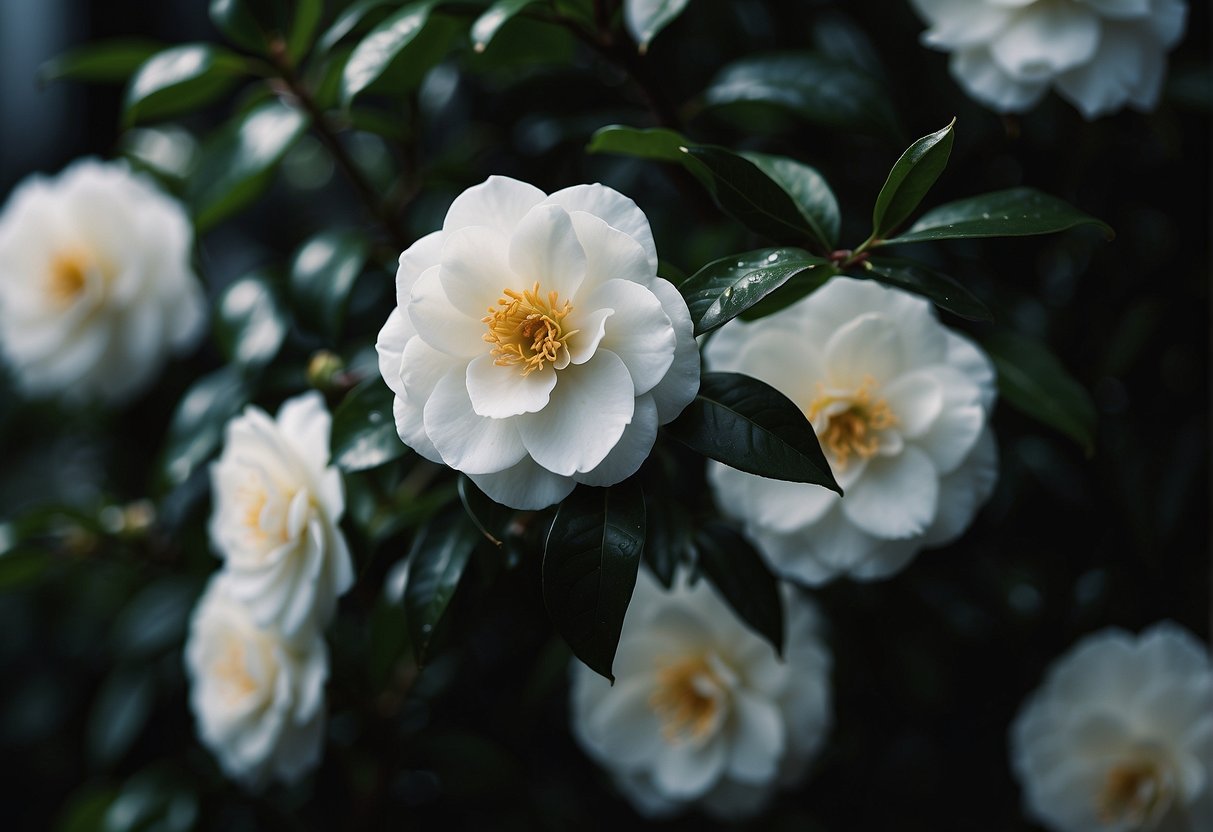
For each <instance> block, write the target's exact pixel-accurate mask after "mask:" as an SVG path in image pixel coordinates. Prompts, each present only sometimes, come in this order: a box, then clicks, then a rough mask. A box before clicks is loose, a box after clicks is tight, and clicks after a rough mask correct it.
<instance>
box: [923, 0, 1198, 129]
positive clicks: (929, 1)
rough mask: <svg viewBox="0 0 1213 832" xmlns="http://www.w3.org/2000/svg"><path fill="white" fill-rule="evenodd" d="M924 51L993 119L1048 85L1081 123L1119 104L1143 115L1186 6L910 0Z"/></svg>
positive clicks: (1165, 0) (1169, 0)
mask: <svg viewBox="0 0 1213 832" xmlns="http://www.w3.org/2000/svg"><path fill="white" fill-rule="evenodd" d="M911 2H912V3H913V4H914V7H915V8H916V9H917V10H918V12H919V14H920V15H922V17H923V18H924V19H925V20H926V21H927V23H928V24H929V26H930V28H929V29H927V31H926V32H925V33H924V34H923V42H924V43H926V44H927V45H928V46H932V47H935V48H937V49H942V50H946V51H949V52H951V53H952V57H951V70H952V75H953V76H954V77H955V78H956V80H957V81H958V82H959V83H960V85H961V86H962V87H964V89H965V90H966V91H967V92H968V93H969V95H971V96H972V97H973V98H975V99H977V100H978V101H980V102H981V103H982V104H985V105H986V106H987V107H990V108H992V109H994V110H997V111H999V112H1024V111H1026V110H1029V109H1031V108H1032V107H1034V106H1035V105H1036V104H1037V102H1039V101H1040V99H1041V98H1042V97H1043V96H1044V95H1045V93H1046V92H1048V90H1049V88H1050V87H1053V88H1055V89H1056V90H1057V92H1058V93H1060V94H1061V95H1062V96H1063V97H1064V98H1065V99H1066V100H1068V101H1069V102H1070V103H1072V104H1073V105H1074V106H1075V107H1077V108H1078V109H1079V111H1080V112H1081V113H1082V114H1083V115H1084V116H1085V117H1086V118H1089V119H1090V118H1096V117H1097V116H1102V115H1106V114H1108V113H1111V112H1114V111H1116V110H1119V109H1120V108H1122V107H1124V106H1125V105H1126V104H1131V105H1132V106H1134V107H1136V108H1138V109H1140V110H1151V109H1153V108H1154V105H1155V104H1156V103H1157V102H1158V95H1159V92H1160V91H1161V90H1162V83H1163V79H1164V77H1165V76H1166V69H1167V58H1166V55H1167V52H1168V51H1170V49H1172V48H1173V47H1174V46H1175V44H1177V43H1178V42H1179V40H1180V38H1181V37H1183V33H1184V25H1185V22H1186V19H1187V11H1188V8H1187V5H1186V4H1185V3H1184V0H911Z"/></svg>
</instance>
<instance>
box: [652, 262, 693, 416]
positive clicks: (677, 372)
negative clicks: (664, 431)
mask: <svg viewBox="0 0 1213 832" xmlns="http://www.w3.org/2000/svg"><path fill="white" fill-rule="evenodd" d="M649 288H650V289H651V291H652V292H653V294H654V295H656V296H657V299H658V300H659V301H661V306H662V308H663V309H664V310H665V314H666V316H667V317H668V318H669V319H670V323H671V325H672V326H673V327H674V337H675V338H676V339H677V340H676V343H675V345H674V360H673V362H672V363H671V364H670V369H668V370H667V371H666V374H665V376H664V377H663V378H662V379H661V382H660V383H659V384H658V385H657V386H656V387H654V388H653V389H652V391H651V394H652V396H653V401H654V403H656V405H657V419H658V421H660V422H661V424H663V425H664V424H666V423H667V422H670V421H672V420H673V419H675V418H676V417H677V416H678V414H680V413H682V411H683V409H684V408H685V407H686V406H687V405H688V404H690V403H691V401H692V400H693V399H694V398H695V394H696V393H698V392H699V345H698V344H697V343H696V342H695V333H694V328H693V326H692V324H691V313H690V311H689V310H688V309H687V305H686V301H684V300H683V299H682V295H680V294H679V293H678V290H677V289H675V288H674V285H673V284H672V283H670V282H669V281H668V280H664V279H662V278H660V277H659V278H657V279H655V280H654V281H653V283H652V285H651V286H650V287H649Z"/></svg>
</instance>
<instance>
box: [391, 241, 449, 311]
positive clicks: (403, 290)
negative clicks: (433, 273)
mask: <svg viewBox="0 0 1213 832" xmlns="http://www.w3.org/2000/svg"><path fill="white" fill-rule="evenodd" d="M445 241H446V234H445V233H444V232H442V231H434V232H432V233H430V234H426V235H425V236H424V237H422V238H421V239H419V240H417V241H416V242H414V243H413V244H412V245H411V246H409V247H408V248H406V249H405V250H404V251H402V252H400V265H399V266H398V267H397V268H396V305H397V306H401V307H403V306H408V303H409V296H410V295H411V294H412V292H413V284H414V283H416V282H417V278H419V277H421V273H422V272H424V271H425V270H426V269H428V268H430V267H431V266H437V265H438V264H439V263H440V262H442V245H443V243H444V242H445Z"/></svg>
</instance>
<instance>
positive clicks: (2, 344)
mask: <svg viewBox="0 0 1213 832" xmlns="http://www.w3.org/2000/svg"><path fill="white" fill-rule="evenodd" d="M193 237H194V232H193V228H192V227H191V226H190V223H189V220H188V219H187V218H186V215H185V212H184V211H183V210H182V208H181V206H180V205H179V204H177V203H176V202H175V201H173V200H172V199H171V198H169V197H168V196H166V195H165V194H164V193H162V192H161V191H159V190H158V189H157V188H156V187H155V186H154V185H153V184H152V182H151V180H150V179H148V178H146V177H144V176H142V175H139V174H135V173H132V172H131V171H130V170H129V169H128V168H127V167H126V166H125V165H122V164H104V163H101V162H98V161H96V160H93V159H85V160H82V161H79V162H76V163H75V164H74V165H72V166H71V167H69V168H67V169H66V170H65V171H63V173H61V174H60V175H59V176H58V177H55V178H46V177H43V176H33V177H30V178H29V179H27V180H26V181H25V182H23V183H22V184H21V185H19V186H18V187H17V189H16V190H15V191H14V192H13V194H12V197H11V198H10V199H9V201H8V204H7V206H6V207H5V209H4V212H3V214H0V351H3V353H4V354H5V355H6V357H7V360H8V363H9V364H10V365H11V366H12V368H13V370H14V372H15V375H16V379H17V382H18V383H19V384H20V386H21V387H22V388H23V389H24V390H25V391H27V392H28V393H30V394H34V395H45V394H57V395H61V396H63V397H65V398H69V399H93V400H100V401H105V402H111V403H112V402H119V401H121V400H123V399H128V398H130V397H131V396H132V395H134V394H135V393H137V392H138V391H139V390H141V389H142V388H144V387H145V386H146V385H147V384H148V383H149V382H150V381H151V380H152V378H153V377H154V376H155V374H156V373H157V372H159V370H160V368H161V366H162V365H163V363H164V359H165V356H166V353H167V352H168V350H167V349H166V348H171V349H173V350H181V349H184V348H185V347H188V346H189V345H191V344H192V343H193V342H194V341H195V340H196V338H197V336H198V335H199V334H200V333H201V330H202V323H203V320H204V314H205V303H204V299H203V293H202V287H201V285H200V284H199V283H198V279H197V277H196V276H195V275H194V272H193V269H192V268H191V266H190V252H191V248H192V246H193Z"/></svg>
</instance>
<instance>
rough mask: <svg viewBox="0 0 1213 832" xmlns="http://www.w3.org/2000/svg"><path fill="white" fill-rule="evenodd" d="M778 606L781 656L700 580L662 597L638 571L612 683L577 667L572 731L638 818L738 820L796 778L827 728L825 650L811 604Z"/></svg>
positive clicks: (789, 596) (794, 597) (795, 600)
mask: <svg viewBox="0 0 1213 832" xmlns="http://www.w3.org/2000/svg"><path fill="white" fill-rule="evenodd" d="M785 588H787V587H785ZM784 599H785V624H786V626H785V632H786V638H785V639H784V657H783V659H780V658H779V657H778V656H777V655H776V653H775V650H774V648H772V647H771V645H770V644H769V643H767V642H766V641H764V640H763V639H762V638H760V637H759V636H757V635H755V634H754V633H753V632H752V631H751V630H750V629H749V628H748V627H747V626H746V625H745V624H744V623H742V622H741V621H740V620H739V619H738V618H737V617H736V615H734V613H733V611H732V610H731V609H729V607H728V606H726V605H725V603H724V602H723V601H722V600H720V598H718V597H717V595H716V593H715V590H714V589H712V588H711V587H709V586H708V585H707V582H706V581H702V580H701V581H699V582H698V583H697V584H696V585H695V586H693V587H688V586H686V585H685V584H684V585H678V586H675V588H674V589H673V590H671V591H670V592H664V591H662V589H661V588H660V587H659V586H658V585H657V583H656V582H655V581H654V580H653V579H652V578H650V577H649V576H648V574H647V573H644V572H642V573H641V574H640V575H639V577H638V580H637V583H636V592H635V594H634V595H633V596H632V602H631V605H630V606H629V607H628V612H627V616H626V617H625V619H624V624H623V632H622V633H621V635H620V639H619V649H618V652H617V653H616V654H615V665H614V672H615V679H616V681H615V684H614V686H612V685H611V683H610V682H608V681H607V680H606V679H604V678H603V677H601V676H599V675H598V674H597V673H595V672H594V671H592V670H590V669H589V668H588V667H586V666H585V665H583V664H581V663H580V662H574V663H573V667H572V674H573V688H572V698H571V702H572V725H573V733H574V735H575V736H576V737H577V740H578V741H579V742H580V743H581V746H582V747H583V748H584V749H585V751H586V753H587V754H589V755H590V756H591V757H592V758H594V759H595V760H596V761H597V762H598V763H599V764H601V765H602V766H604V767H605V768H607V769H608V770H609V771H610V772H611V773H612V775H613V776H614V779H615V782H616V783H617V784H618V786H619V788H620V790H621V791H622V792H623V793H624V794H625V795H626V796H627V797H628V799H629V800H631V802H632V804H633V805H634V806H635V807H636V809H637V810H638V811H640V812H642V813H643V814H645V815H649V816H654V817H660V816H664V815H670V814H673V813H675V812H677V811H680V810H682V809H685V808H690V807H697V808H701V809H703V810H704V811H706V812H708V813H710V814H712V815H715V816H717V817H722V818H742V817H746V816H749V815H753V814H755V813H757V812H758V811H760V810H761V809H762V808H763V806H764V805H765V804H766V802H767V800H768V799H769V798H770V796H771V795H772V794H773V793H774V791H775V790H776V788H779V787H788V786H792V785H795V784H796V783H797V782H799V781H800V780H801V779H802V778H803V776H804V774H805V770H806V769H807V767H808V764H809V762H810V761H811V760H812V758H813V757H814V756H815V755H816V753H817V751H818V749H819V748H820V747H821V745H822V743H823V741H824V740H825V736H826V732H827V730H828V729H829V725H830V721H831V704H830V686H829V675H830V654H829V651H828V650H827V648H826V647H825V645H824V644H823V643H822V641H821V639H820V637H819V635H818V632H817V631H818V622H817V616H816V613H815V611H814V609H813V607H812V606H811V605H810V603H809V602H808V601H807V600H806V599H805V598H803V597H802V596H800V595H798V594H796V593H793V592H785V594H784Z"/></svg>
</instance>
